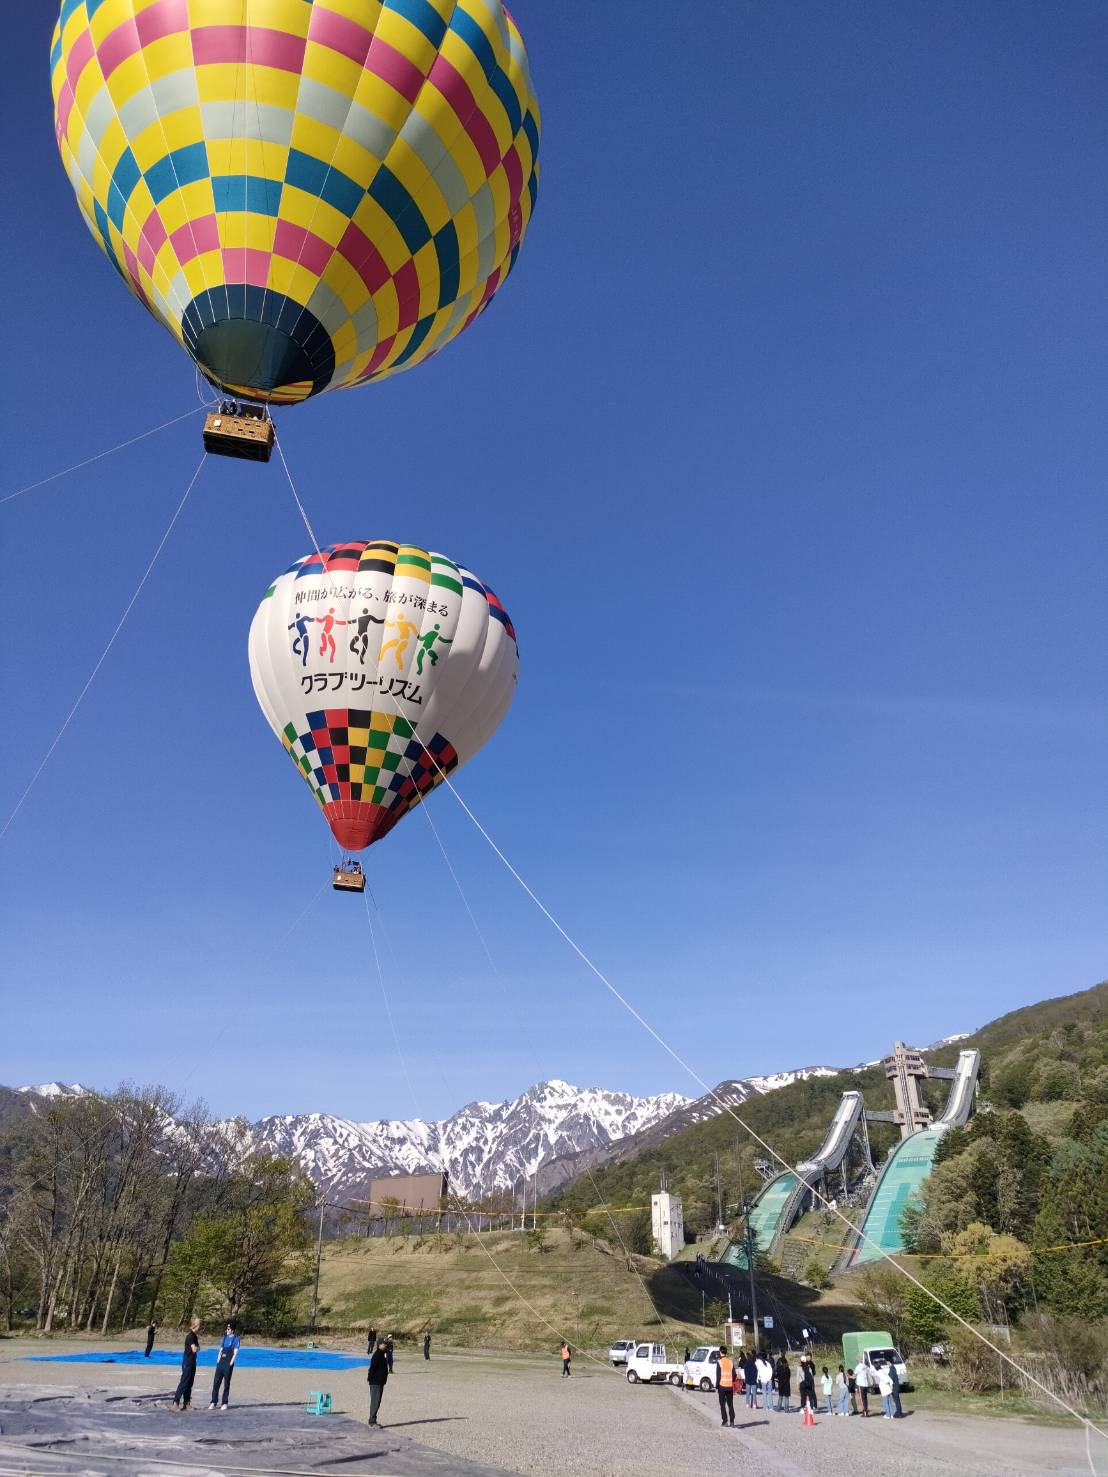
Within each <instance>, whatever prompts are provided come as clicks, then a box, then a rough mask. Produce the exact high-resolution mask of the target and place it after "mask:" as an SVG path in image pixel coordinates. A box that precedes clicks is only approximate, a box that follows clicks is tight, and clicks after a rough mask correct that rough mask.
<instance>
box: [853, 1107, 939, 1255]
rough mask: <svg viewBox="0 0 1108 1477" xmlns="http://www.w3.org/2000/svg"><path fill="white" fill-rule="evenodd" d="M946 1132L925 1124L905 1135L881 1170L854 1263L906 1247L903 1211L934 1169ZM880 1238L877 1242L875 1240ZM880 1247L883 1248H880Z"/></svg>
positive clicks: (863, 1224) (863, 1223)
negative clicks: (902, 1229) (902, 1230)
mask: <svg viewBox="0 0 1108 1477" xmlns="http://www.w3.org/2000/svg"><path fill="white" fill-rule="evenodd" d="M942 1136H943V1129H942V1128H925V1129H923V1130H922V1131H921V1132H919V1133H914V1134H912V1136H911V1138H906V1139H901V1141H900V1143H899V1144H897V1146H896V1147H895V1148H894V1149H893V1151H892V1153H891V1154H890V1155H889V1158H888V1159H887V1160H886V1162H885V1167H884V1169H883V1170H882V1171H881V1178H880V1179H879V1180H878V1181H877V1187H876V1189H875V1190H874V1192H873V1196H872V1198H871V1199H870V1203H869V1209H868V1210H867V1211H866V1218H865V1220H864V1221H863V1222H862V1236H861V1237H860V1238H859V1244H858V1250H857V1252H856V1253H855V1255H854V1258H853V1263H852V1264H853V1265H854V1266H860V1265H861V1264H862V1263H863V1262H873V1261H877V1260H878V1259H879V1257H880V1254H881V1252H897V1251H902V1250H903V1249H904V1239H903V1237H902V1236H901V1233H900V1213H901V1211H902V1210H903V1209H904V1207H905V1205H907V1203H908V1201H909V1200H910V1199H911V1197H912V1196H913V1195H914V1194H915V1193H916V1191H917V1190H918V1189H919V1187H920V1186H921V1185H922V1184H923V1182H924V1180H925V1179H926V1178H927V1176H928V1175H929V1174H930V1173H931V1168H932V1165H933V1164H934V1162H935V1150H936V1149H937V1148H938V1147H939V1140H940V1139H941V1138H942ZM875 1242H876V1245H874V1243H875ZM878 1247H880V1249H881V1251H880V1252H879V1251H878V1249H877V1248H878Z"/></svg>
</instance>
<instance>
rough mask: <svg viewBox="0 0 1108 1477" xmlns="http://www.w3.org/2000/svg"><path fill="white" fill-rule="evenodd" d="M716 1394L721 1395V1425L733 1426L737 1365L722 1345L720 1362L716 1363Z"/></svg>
mask: <svg viewBox="0 0 1108 1477" xmlns="http://www.w3.org/2000/svg"><path fill="white" fill-rule="evenodd" d="M716 1394H717V1395H718V1396H719V1423H720V1425H721V1426H733V1425H734V1424H735V1366H734V1365H733V1364H732V1362H731V1356H730V1355H729V1354H728V1352H727V1350H726V1349H725V1348H723V1347H722V1346H721V1347H720V1351H719V1363H718V1364H717V1365H716ZM729 1418H730V1419H729Z"/></svg>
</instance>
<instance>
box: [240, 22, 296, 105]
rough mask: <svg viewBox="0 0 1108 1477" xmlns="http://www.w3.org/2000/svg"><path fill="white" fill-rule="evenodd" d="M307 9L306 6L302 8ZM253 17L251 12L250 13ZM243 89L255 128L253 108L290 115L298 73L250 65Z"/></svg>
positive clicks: (255, 64)
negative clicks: (280, 111)
mask: <svg viewBox="0 0 1108 1477" xmlns="http://www.w3.org/2000/svg"><path fill="white" fill-rule="evenodd" d="M304 9H305V10H307V9H308V7H307V6H305V7H304ZM251 16H253V11H251ZM243 89H244V90H245V93H246V96H247V97H248V99H249V111H250V116H251V119H252V126H253V127H254V128H257V126H258V115H257V113H255V112H254V108H255V106H268V107H273V108H284V110H285V112H286V113H291V112H292V111H293V109H294V108H295V107H296V95H297V93H298V92H299V90H300V73H299V72H286V71H285V69H284V67H263V66H262V65H261V64H260V63H258V62H252V63H251V64H250V67H249V70H248V73H247V76H246V77H245V79H244V81H243Z"/></svg>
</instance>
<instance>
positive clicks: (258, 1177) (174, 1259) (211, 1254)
mask: <svg viewBox="0 0 1108 1477" xmlns="http://www.w3.org/2000/svg"><path fill="white" fill-rule="evenodd" d="M314 1199H315V1193H314V1190H313V1188H312V1186H311V1184H310V1182H309V1181H308V1180H307V1179H306V1178H305V1177H304V1176H303V1175H302V1174H301V1173H300V1171H299V1170H298V1169H297V1168H296V1167H295V1165H294V1163H293V1161H292V1160H290V1159H284V1158H268V1157H258V1158H257V1159H254V1160H251V1162H250V1163H249V1165H248V1166H247V1167H246V1169H245V1171H244V1172H243V1174H242V1176H241V1177H240V1178H239V1180H238V1182H237V1184H236V1185H235V1187H234V1201H235V1203H234V1204H233V1205H232V1206H231V1207H230V1208H229V1209H227V1210H223V1211H221V1212H219V1213H216V1214H204V1215H198V1216H197V1217H196V1219H195V1220H194V1221H193V1224H192V1226H191V1227H190V1229H189V1232H188V1234H187V1235H186V1236H185V1237H184V1238H183V1239H182V1240H181V1241H180V1242H178V1244H177V1245H176V1246H175V1247H174V1249H173V1253H172V1255H171V1268H170V1272H169V1274H167V1282H168V1284H169V1286H170V1287H172V1288H174V1289H175V1290H184V1291H186V1292H187V1290H188V1289H189V1288H190V1287H191V1289H192V1297H193V1300H194V1301H195V1299H196V1298H197V1297H200V1298H203V1297H204V1289H205V1288H207V1289H208V1290H209V1291H208V1294H207V1306H206V1307H205V1311H207V1312H210V1311H211V1307H210V1304H211V1301H212V1299H211V1296H210V1293H211V1292H214V1293H216V1294H217V1295H218V1298H219V1300H220V1304H221V1306H222V1307H223V1308H225V1309H226V1316H227V1317H228V1318H236V1317H238V1316H239V1314H240V1313H243V1312H244V1311H246V1312H249V1313H250V1314H251V1315H252V1316H256V1317H258V1319H259V1321H262V1322H270V1323H272V1322H274V1321H278V1322H279V1321H284V1320H285V1319H286V1318H287V1314H288V1307H289V1303H290V1300H291V1298H292V1296H293V1294H294V1293H295V1292H296V1291H297V1290H298V1289H299V1288H302V1287H304V1286H306V1285H307V1283H308V1280H309V1278H310V1276H311V1270H312V1262H311V1233H310V1231H309V1230H308V1227H307V1225H306V1222H305V1215H306V1213H307V1212H308V1211H309V1210H310V1209H311V1207H312V1204H313V1202H314Z"/></svg>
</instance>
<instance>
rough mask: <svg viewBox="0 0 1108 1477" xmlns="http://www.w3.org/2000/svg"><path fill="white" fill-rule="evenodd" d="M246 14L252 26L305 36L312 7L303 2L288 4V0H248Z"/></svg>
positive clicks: (290, 34)
mask: <svg viewBox="0 0 1108 1477" xmlns="http://www.w3.org/2000/svg"><path fill="white" fill-rule="evenodd" d="M224 10H225V11H226V6H224ZM248 14H249V19H250V24H251V25H252V26H260V27H262V28H263V29H265V30H269V31H284V32H285V34H286V35H288V36H306V35H307V34H308V23H309V21H310V20H311V18H312V8H311V6H310V5H303V4H293V5H290V4H289V0H250V4H249V10H248ZM224 18H225V19H226V16H225V17H224Z"/></svg>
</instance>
